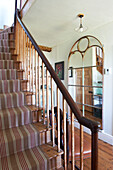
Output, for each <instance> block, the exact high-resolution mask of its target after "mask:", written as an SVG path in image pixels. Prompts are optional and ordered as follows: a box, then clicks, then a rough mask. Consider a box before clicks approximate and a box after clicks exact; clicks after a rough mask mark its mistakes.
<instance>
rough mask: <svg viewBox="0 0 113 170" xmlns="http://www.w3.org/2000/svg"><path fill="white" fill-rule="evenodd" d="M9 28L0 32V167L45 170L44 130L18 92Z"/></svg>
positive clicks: (46, 166) (19, 83)
mask: <svg viewBox="0 0 113 170" xmlns="http://www.w3.org/2000/svg"><path fill="white" fill-rule="evenodd" d="M12 30H13V28H8V29H7V30H5V31H3V32H2V33H0V170H20V169H22V170H31V169H34V170H36V169H39V170H47V169H48V159H47V156H45V154H44V153H43V151H42V150H41V149H40V146H39V145H40V144H41V145H42V144H45V142H46V141H45V140H46V139H44V138H45V136H46V130H41V128H38V127H39V125H38V122H36V123H33V121H32V110H31V109H30V107H29V106H27V104H26V95H25V93H24V92H22V91H21V80H19V79H18V74H17V69H14V61H13V60H12V55H14V54H13V53H12V52H11V49H12V48H13V49H14V34H13V32H12Z"/></svg>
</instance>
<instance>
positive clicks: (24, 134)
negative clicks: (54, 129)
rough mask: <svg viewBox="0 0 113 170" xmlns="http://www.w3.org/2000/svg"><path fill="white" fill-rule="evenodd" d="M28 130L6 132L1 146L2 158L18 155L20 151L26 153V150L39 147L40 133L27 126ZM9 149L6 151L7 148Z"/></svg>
mask: <svg viewBox="0 0 113 170" xmlns="http://www.w3.org/2000/svg"><path fill="white" fill-rule="evenodd" d="M26 127H27V128H24V129H23V128H21V127H20V128H17V129H14V130H13V129H11V130H10V132H9V131H8V132H9V133H6V132H4V134H5V140H4V135H3V134H1V136H2V144H1V148H2V150H1V153H0V155H1V157H2V158H3V157H5V156H9V155H11V154H14V153H18V152H20V151H24V150H26V149H30V148H33V147H35V146H38V138H39V137H38V132H36V130H35V129H33V128H30V127H29V126H26ZM7 147H8V149H7V150H6V148H7Z"/></svg>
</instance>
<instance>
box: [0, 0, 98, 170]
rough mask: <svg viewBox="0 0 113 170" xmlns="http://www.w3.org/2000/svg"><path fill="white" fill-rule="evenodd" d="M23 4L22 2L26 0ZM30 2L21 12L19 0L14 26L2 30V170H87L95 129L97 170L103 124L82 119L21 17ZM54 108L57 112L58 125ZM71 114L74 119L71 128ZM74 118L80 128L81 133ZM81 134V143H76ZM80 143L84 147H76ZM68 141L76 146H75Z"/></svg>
mask: <svg viewBox="0 0 113 170" xmlns="http://www.w3.org/2000/svg"><path fill="white" fill-rule="evenodd" d="M20 2H21V3H22V0H20ZM24 2H25V1H24ZM29 3H30V4H31V1H29V0H26V3H25V5H24V6H23V7H22V9H21V12H19V10H17V0H15V17H14V27H11V28H8V29H6V30H4V31H2V32H0V170H7V169H8V170H16V169H19V170H20V169H22V170H28V169H33V170H35V169H39V170H41V169H43V170H44V169H45V170H51V169H59V170H62V169H65V170H67V169H69V161H70V163H71V166H70V168H71V169H72V170H74V169H75V167H76V168H77V169H80V170H83V168H84V161H83V159H84V150H85V147H84V145H85V141H84V126H85V127H87V128H88V129H90V131H91V170H97V169H98V130H99V126H100V125H99V124H98V122H94V121H92V120H89V119H87V118H85V117H83V116H82V115H81V112H80V110H79V109H78V107H77V105H76V104H75V102H74V100H73V99H72V97H71V96H70V94H69V93H68V91H67V89H66V88H65V86H64V85H63V83H62V82H61V81H60V79H59V78H58V77H57V75H56V73H55V71H54V69H53V68H52V66H51V64H50V63H49V62H48V60H47V58H46V57H45V55H44V54H43V52H42V51H41V50H40V48H39V46H38V45H37V43H36V41H35V40H34V39H33V37H32V35H31V34H30V32H29V31H28V29H27V28H26V26H25V25H24V23H23V22H22V20H21V17H20V14H22V11H24V9H25V6H26V5H28V4H29ZM27 9H28V8H27ZM21 16H22V15H21ZM40 67H41V68H42V69H40ZM45 70H46V75H45ZM45 87H46V90H45ZM53 87H55V88H53ZM50 89H51V90H50ZM49 90H50V94H49ZM54 93H55V97H56V105H55V103H54V97H53V94H54ZM45 98H46V102H45ZM50 98H51V103H49V102H50V100H49V99H50ZM61 99H62V102H60V100H61ZM60 103H62V122H63V123H62V126H61V117H60V109H61V106H60ZM49 104H50V105H51V115H50V114H49V109H50V108H49ZM54 107H56V108H57V113H56V123H55V112H54ZM67 108H68V109H67ZM45 110H46V112H45ZM66 115H68V116H69V120H70V121H69V124H70V129H69V128H68V126H67V122H66V120H67V118H66ZM50 119H51V120H50ZM75 120H76V122H77V123H78V125H79V127H78V133H77V134H76V132H75ZM50 122H51V123H50ZM56 125H57V132H56V133H55V126H56ZM61 127H62V128H63V136H62V137H61V135H60V134H61V133H62V129H61ZM68 131H70V136H69V133H68ZM76 135H77V136H79V140H76V138H75V136H76ZM68 136H69V138H70V140H68ZM77 139H78V138H77ZM61 141H63V146H62V149H63V151H62V150H61ZM77 141H78V143H79V145H78V144H76V142H77ZM68 142H69V143H71V144H70V148H69V145H68ZM55 143H56V144H57V145H56V144H55ZM78 146H79V148H78ZM67 148H68V150H67ZM76 151H77V152H76ZM76 153H77V154H79V160H80V164H79V167H78V166H77V165H76Z"/></svg>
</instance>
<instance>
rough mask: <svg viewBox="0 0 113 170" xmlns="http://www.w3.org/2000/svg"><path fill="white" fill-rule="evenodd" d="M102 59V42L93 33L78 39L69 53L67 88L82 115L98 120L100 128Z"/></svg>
mask: <svg viewBox="0 0 113 170" xmlns="http://www.w3.org/2000/svg"><path fill="white" fill-rule="evenodd" d="M103 63H104V52H103V46H102V44H101V42H100V41H99V40H98V39H97V38H96V37H94V36H84V37H82V38H80V39H79V40H77V41H76V42H75V43H74V45H73V46H72V48H71V50H70V53H69V57H68V90H69V92H70V94H71V96H72V97H73V99H74V101H75V102H76V104H77V105H78V107H79V109H80V110H81V112H82V114H83V116H85V117H87V118H89V119H92V120H96V121H99V122H100V124H101V128H102V118H103V116H102V110H103Z"/></svg>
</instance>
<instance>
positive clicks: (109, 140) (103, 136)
mask: <svg viewBox="0 0 113 170" xmlns="http://www.w3.org/2000/svg"><path fill="white" fill-rule="evenodd" d="M75 127H76V128H80V124H79V123H78V122H75ZM84 132H86V133H88V134H90V135H91V131H90V130H89V129H88V128H86V127H84ZM98 139H100V140H102V141H104V142H106V143H108V144H110V145H113V136H112V135H109V134H107V133H105V132H104V130H102V131H99V133H98Z"/></svg>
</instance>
